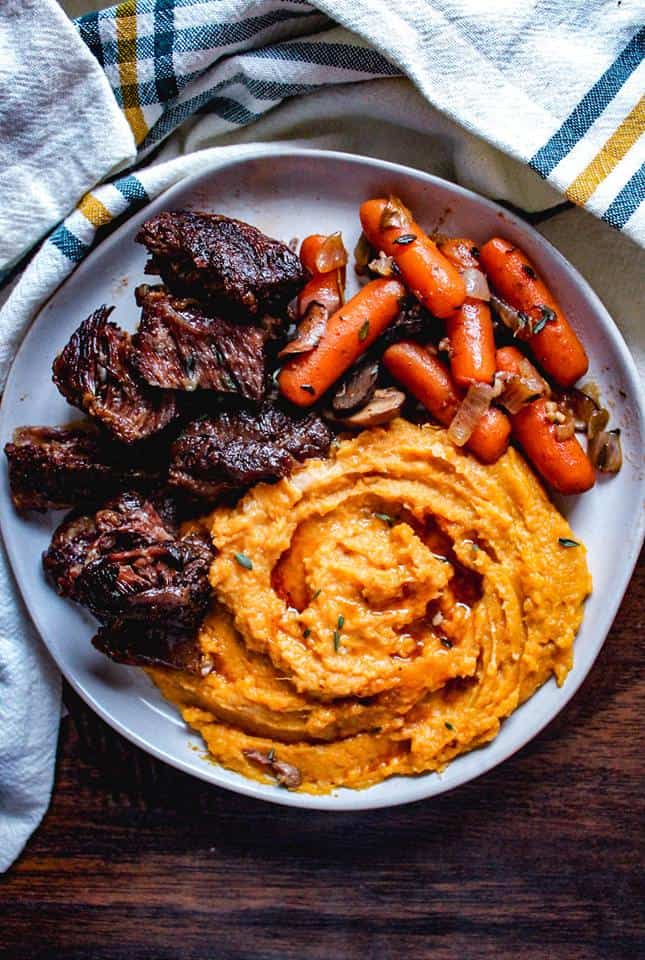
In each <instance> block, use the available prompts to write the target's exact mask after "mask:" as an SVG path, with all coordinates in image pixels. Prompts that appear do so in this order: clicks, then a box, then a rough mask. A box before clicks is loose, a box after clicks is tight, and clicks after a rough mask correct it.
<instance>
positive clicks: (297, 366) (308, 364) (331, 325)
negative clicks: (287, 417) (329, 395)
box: [278, 279, 405, 407]
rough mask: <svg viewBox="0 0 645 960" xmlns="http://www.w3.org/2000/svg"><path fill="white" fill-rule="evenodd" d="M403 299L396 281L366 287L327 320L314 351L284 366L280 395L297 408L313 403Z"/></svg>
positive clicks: (402, 290)
mask: <svg viewBox="0 0 645 960" xmlns="http://www.w3.org/2000/svg"><path fill="white" fill-rule="evenodd" d="M404 296H405V288H404V286H403V284H401V283H399V281H398V280H386V279H378V280H372V281H371V282H370V283H368V284H366V285H365V286H364V287H363V288H362V289H361V290H359V291H358V293H357V294H356V295H355V296H354V297H352V299H351V300H348V301H347V303H346V304H345V305H344V306H343V307H341V308H340V310H337V311H336V313H334V314H333V315H332V316H331V317H330V318H329V320H328V322H327V328H326V330H325V332H324V334H323V336H322V338H321V340H320V342H319V343H318V345H317V346H316V347H315V348H314V349H313V350H311V351H309V353H304V354H302V355H301V356H299V357H294V358H293V360H288V361H287V362H286V363H285V365H284V366H283V368H282V370H281V371H280V374H279V376H278V385H279V387H280V391H281V393H282V394H283V396H285V397H286V398H287V400H290V401H291V402H292V403H295V404H297V405H298V406H299V407H310V406H311V405H312V404H313V403H315V402H316V400H318V399H319V398H320V397H321V396H322V394H323V393H325V391H326V390H328V389H329V387H331V385H332V384H333V383H335V381H336V380H338V378H339V377H341V376H342V375H343V373H345V371H346V370H347V369H348V368H349V367H351V365H352V364H353V363H354V362H355V361H356V360H358V358H359V357H360V356H361V354H363V353H364V352H365V351H366V350H367V349H368V348H369V347H371V345H372V344H373V343H374V341H375V340H376V339H377V337H379V336H380V335H381V333H382V332H383V331H384V330H385V328H386V327H387V326H389V324H390V323H392V321H393V320H395V319H396V316H397V314H398V313H399V310H400V309H401V304H400V301H401V299H402V298H403V297H404Z"/></svg>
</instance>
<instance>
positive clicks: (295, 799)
mask: <svg viewBox="0 0 645 960" xmlns="http://www.w3.org/2000/svg"><path fill="white" fill-rule="evenodd" d="M267 155H271V156H273V157H276V158H277V157H289V158H292V159H294V158H312V159H317V160H322V161H325V160H338V161H343V162H347V163H350V164H355V165H357V166H368V167H371V168H373V169H375V170H380V171H388V172H391V173H393V174H397V175H399V176H403V177H411V178H413V179H415V180H417V181H419V180H421V181H422V182H425V184H426V185H430V186H431V185H433V184H434V185H439V186H440V187H441V188H442V189H445V188H448V189H449V191H451V192H453V194H454V195H456V196H457V198H459V197H464V198H467V199H468V200H470V201H472V200H474V201H476V202H477V203H478V204H483V205H484V206H485V207H488V209H489V210H490V211H491V212H492V213H495V214H496V215H501V217H502V218H503V220H504V221H506V222H507V223H510V224H512V225H513V226H514V227H515V228H517V229H518V230H520V231H521V232H523V233H527V234H528V235H530V236H535V237H537V238H538V243H539V244H541V245H544V246H546V247H547V248H548V250H549V253H550V255H551V256H552V257H553V258H554V259H555V260H556V261H558V262H559V265H560V266H561V267H563V268H564V271H565V273H566V274H569V276H570V277H572V282H573V283H575V285H577V286H578V287H579V288H581V289H582V292H583V293H584V295H585V297H586V298H588V299H589V300H590V301H591V302H592V303H593V305H594V307H595V310H596V313H597V314H598V315H599V317H600V318H601V327H602V328H604V329H603V332H605V333H606V334H607V335H608V337H609V338H610V339H611V340H612V342H613V344H614V346H615V348H616V349H617V351H618V353H619V354H620V358H621V362H622V363H623V367H624V370H625V373H626V375H627V377H628V380H629V383H628V389H629V391H630V398H631V399H632V402H633V407H634V411H635V412H636V413H637V414H638V416H639V418H640V421H641V424H643V423H645V392H644V390H643V386H642V384H641V381H640V376H639V374H638V370H637V368H636V364H635V361H634V358H633V356H632V354H631V352H630V350H629V348H628V347H627V344H626V342H625V339H624V337H623V335H622V332H621V330H620V328H619V327H618V325H617V324H616V323H615V322H614V320H613V319H612V317H611V315H610V313H609V311H608V310H607V308H606V307H605V306H604V304H603V303H602V301H601V300H600V297H599V296H598V294H597V293H596V292H595V290H594V289H593V288H592V287H591V285H590V284H589V282H588V281H587V280H586V279H585V278H584V277H583V276H582V275H581V274H580V272H579V271H578V270H577V268H576V267H575V266H574V265H573V264H572V263H570V261H569V260H567V258H566V257H565V256H564V255H563V254H562V253H561V252H560V251H559V250H558V249H557V247H555V246H554V245H553V244H552V243H551V241H550V240H548V238H546V237H544V236H543V235H542V234H540V233H539V232H538V231H537V230H536V229H535V228H534V227H533V226H532V225H531V224H528V223H526V222H525V221H524V220H522V218H521V217H519V216H518V215H517V214H515V213H513V212H511V211H509V210H507V209H506V208H505V207H503V206H501V205H500V204H498V203H496V202H495V201H494V200H490V199H489V198H488V197H484V196H482V195H481V194H478V193H476V192H475V191H473V190H469V189H468V188H466V187H462V186H461V185H460V184H456V183H453V182H452V181H450V180H445V179H444V178H442V177H438V176H436V175H434V174H431V173H427V172H426V171H424V170H419V169H417V168H415V167H410V166H407V165H404V164H399V163H394V162H391V161H388V160H381V159H380V158H377V157H367V156H364V155H361V154H356V153H347V152H344V151H338V150H323V149H318V148H311V147H298V146H290V145H281V144H258V145H241V146H240V152H239V153H238V154H237V155H235V156H230V155H229V156H225V157H222V158H221V159H220V158H213V162H212V163H207V164H206V165H205V166H204V167H203V168H201V169H200V170H198V171H195V172H194V173H191V174H189V175H188V176H186V177H184V178H183V179H181V180H179V181H178V182H177V183H174V184H172V185H171V186H170V187H168V188H167V189H166V190H164V191H162V192H161V193H160V194H158V195H157V196H156V197H154V198H153V200H152V201H151V202H150V203H149V204H146V205H145V206H144V207H143V208H141V210H136V211H133V215H135V216H136V215H137V214H139V213H141V212H143V211H145V210H146V209H149V208H150V207H151V206H152V205H153V204H156V203H158V202H159V201H160V200H162V199H166V200H168V201H172V197H173V195H175V194H179V193H183V192H184V191H185V190H186V188H189V189H190V188H191V187H193V186H196V185H198V184H199V181H200V180H201V179H202V178H207V177H209V176H210V175H211V174H212V173H213V171H214V170H223V169H226V168H231V167H236V166H243V165H244V164H245V163H248V162H249V161H255V160H257V159H260V158H262V157H265V156H267ZM131 219H132V218H131V217H128V218H127V219H126V220H124V222H123V223H121V224H120V225H119V226H118V227H117V228H116V229H115V230H113V231H112V233H110V234H109V235H108V236H107V237H105V239H104V240H102V241H101V242H99V243H98V244H97V246H96V247H94V248H93V249H92V250H91V251H90V253H89V254H88V256H87V257H86V258H85V259H84V260H83V261H82V262H81V263H80V264H79V265H78V266H77V267H76V268H75V269H73V270H72V272H71V273H70V274H69V275H68V276H67V277H66V278H65V279H64V280H63V281H62V282H61V283H60V284H59V285H58V286H57V287H56V289H55V290H54V291H52V293H51V294H50V296H49V297H48V298H47V300H46V301H45V302H44V303H43V304H42V305H41V307H40V309H39V310H38V312H37V313H36V314H35V316H34V317H33V319H32V321H31V322H30V324H29V328H28V329H27V331H26V333H25V336H24V337H23V339H22V341H21V343H20V345H19V347H18V349H17V350H16V353H15V355H14V357H13V359H12V361H11V366H10V369H9V373H8V375H7V379H6V383H5V388H4V391H3V399H2V402H1V403H0V435H2V436H3V435H4V434H5V432H6V430H5V421H6V419H7V416H8V414H7V411H8V406H7V404H6V403H5V399H4V398H5V397H6V396H7V395H8V394H9V393H10V392H11V390H10V388H11V386H12V381H13V377H14V371H15V368H16V360H17V358H18V356H19V355H20V353H21V352H22V351H23V349H25V344H27V343H28V341H29V339H30V337H31V336H32V335H33V330H34V327H35V325H36V323H37V321H38V320H39V318H40V316H41V314H42V313H43V312H44V311H45V310H46V309H47V307H48V305H49V303H50V301H51V300H52V298H53V297H54V296H55V295H56V294H57V293H58V292H59V291H60V290H61V289H62V288H63V287H64V286H66V285H67V283H68V282H70V281H71V280H72V278H73V277H78V276H79V275H81V276H82V275H83V274H84V273H85V272H87V271H88V270H90V269H92V266H93V262H94V259H95V258H96V257H97V256H98V253H99V252H102V253H104V252H105V251H106V249H109V248H111V247H113V246H116V245H117V244H118V243H119V241H120V236H121V234H124V233H126V232H127V230H128V227H129V226H130V221H131ZM641 432H642V431H641ZM640 454H641V457H642V455H643V450H641V451H640ZM5 473H6V471H5ZM5 487H6V485H5ZM6 489H8V487H6ZM638 490H639V492H640V495H641V500H643V499H644V498H645V475H644V474H643V473H642V472H641V475H640V480H639V482H638ZM7 501H8V502H7ZM10 511H13V506H12V504H11V502H10V499H9V498H8V497H6V496H5V497H2V499H1V500H0V532H1V534H2V538H3V542H4V545H5V549H6V551H7V556H8V559H9V564H10V567H11V573H12V576H13V577H14V581H15V583H16V584H17V587H18V590H19V593H20V596H21V598H22V600H23V602H24V604H25V607H26V609H27V612H28V614H29V616H30V618H31V620H32V622H33V623H34V625H35V627H36V630H37V632H38V634H39V639H40V642H42V643H43V644H44V646H45V648H46V649H47V651H48V653H49V655H50V656H51V658H52V660H53V661H54V662H55V664H56V667H57V669H58V670H60V672H61V673H62V674H63V676H64V677H65V679H66V680H67V682H68V683H69V684H70V686H71V687H72V689H73V690H75V692H76V693H77V694H78V695H79V696H80V697H81V699H82V700H83V701H84V702H85V703H86V704H87V705H88V706H89V707H90V708H91V709H92V710H93V711H94V712H95V713H97V714H98V715H99V716H100V717H101V719H102V720H104V721H105V722H106V723H107V724H108V725H109V726H110V727H111V728H112V729H114V730H115V731H116V732H117V733H119V734H120V735H121V736H124V737H125V738H126V739H127V740H129V741H130V742H132V743H134V744H135V745H136V746H137V747H139V748H140V749H142V750H144V751H145V752H146V753H149V754H151V755H152V756H154V757H156V758H157V759H158V760H162V761H164V762H165V763H168V764H169V765H170V766H172V767H174V768H175V769H178V770H181V771H182V772H183V773H187V774H189V775H191V776H193V777H197V778H198V779H200V780H202V781H204V782H206V783H208V784H211V785H212V786H216V787H219V788H221V789H224V790H228V791H230V792H232V793H239V794H242V795H244V796H249V797H253V798H254V799H258V800H263V801H265V802H269V803H277V804H279V805H281V806H289V807H295V808H300V809H303V810H306V809H309V810H312V809H314V810H324V811H327V812H330V813H335V812H348V811H349V812H360V811H362V810H372V809H380V808H387V807H394V806H401V805H404V804H408V803H414V802H418V801H420V800H424V799H425V800H430V799H431V798H432V797H436V796H439V795H441V794H442V793H445V792H447V791H449V790H454V789H457V788H458V787H460V786H463V785H464V784H465V783H470V782H472V781H474V780H476V779H478V778H479V777H481V776H483V775H484V774H486V773H489V772H490V771H491V770H493V769H494V768H495V767H497V766H499V765H500V764H501V763H503V762H504V761H506V760H508V759H509V757H511V756H513V755H514V754H515V753H517V752H518V751H519V750H521V749H522V748H523V747H525V746H526V745H527V744H528V743H529V742H530V741H531V740H533V739H534V738H535V737H537V736H538V734H539V733H541V731H542V730H543V729H544V728H545V727H546V726H547V725H548V724H549V723H551V722H552V721H553V720H554V719H555V717H557V716H558V714H560V713H561V712H562V710H563V709H564V708H565V707H566V706H567V704H568V703H569V702H570V700H571V699H572V697H573V696H574V695H575V694H576V693H577V691H578V690H579V688H580V686H581V685H582V684H583V683H584V681H585V680H586V678H587V677H588V675H589V673H590V671H591V669H592V668H593V665H594V663H595V661H596V659H597V657H598V655H599V653H600V651H601V650H602V648H603V646H604V644H605V641H606V639H607V636H608V634H609V631H610V629H611V626H612V624H613V621H614V619H615V617H616V614H617V612H618V609H619V607H620V604H621V603H622V600H623V597H624V595H625V592H626V590H627V588H628V586H629V583H630V581H631V578H632V574H633V571H634V567H635V565H636V562H637V560H638V556H639V553H640V549H641V547H642V544H643V540H644V539H645V512H644V511H641V513H640V516H639V521H638V523H637V524H636V525H635V528H634V529H633V531H632V536H631V537H630V544H629V546H630V549H629V553H628V560H627V563H626V565H624V566H623V567H622V579H623V582H622V585H621V587H620V590H619V591H618V592H615V593H614V594H613V596H612V598H611V599H610V601H609V603H608V604H607V605H606V606H605V608H604V611H603V617H602V626H601V631H600V633H599V640H598V642H597V643H596V645H595V649H594V650H593V655H592V656H591V659H590V660H589V663H588V665H587V668H586V670H585V671H584V672H583V674H582V675H581V676H580V677H578V678H575V680H570V679H567V685H566V687H562V688H560V689H561V690H562V694H561V696H562V699H561V700H560V702H559V703H558V705H557V707H556V709H554V710H547V711H546V715H545V716H544V717H543V718H541V719H540V720H539V721H538V722H537V724H536V725H532V726H531V728H530V730H529V731H528V732H527V733H521V734H520V735H519V736H517V740H516V741H512V742H511V744H510V745H509V746H508V747H507V748H506V749H504V750H502V751H501V753H500V755H499V756H495V757H493V758H491V760H490V762H489V763H484V764H483V765H482V768H481V770H479V771H477V772H476V773H474V774H473V773H470V772H465V773H464V774H463V775H461V776H460V775H457V777H456V779H453V780H451V781H450V782H447V783H446V782H443V781H442V777H441V774H437V773H436V772H427V773H424V774H418V775H414V776H398V777H393V778H390V780H389V782H391V783H393V782H395V781H396V780H401V781H408V782H409V784H410V785H411V784H414V783H415V782H416V787H415V788H409V789H408V791H405V792H404V794H405V795H403V796H400V797H399V796H394V797H388V796H383V797H382V796H379V795H376V796H370V788H367V789H363V790H352V789H351V788H343V789H342V795H339V794H336V793H335V792H332V793H330V794H323V795H318V794H307V793H295V792H294V793H292V792H289V791H285V790H280V789H279V788H277V787H273V786H272V785H269V784H263V783H260V782H256V781H253V780H249V779H248V778H246V777H243V776H242V775H239V783H237V782H236V783H231V782H223V781H222V780H220V778H219V777H220V774H219V771H220V770H221V771H224V772H226V771H225V768H223V767H220V766H219V765H218V764H216V762H213V763H212V770H211V769H209V768H208V767H207V766H206V765H205V764H204V765H203V766H196V765H192V764H191V763H190V762H189V761H188V759H186V760H182V759H181V758H180V757H176V756H172V755H170V754H168V753H166V752H165V751H164V749H163V747H159V746H157V745H156V744H155V743H153V742H151V741H150V740H148V739H147V738H146V737H145V736H144V735H143V734H140V733H138V732H136V731H134V730H132V729H130V727H129V725H128V723H127V722H125V721H123V720H121V719H119V718H118V717H115V716H114V715H113V714H112V713H110V711H109V710H107V709H106V708H104V707H103V706H102V705H101V704H100V702H98V701H97V700H96V699H95V697H94V696H93V695H92V693H91V692H90V690H88V689H87V688H86V687H85V686H84V684H83V682H82V680H80V679H79V678H78V677H77V676H76V674H74V673H69V672H68V671H67V670H66V669H65V668H63V667H62V666H61V665H60V664H59V662H58V660H57V659H56V657H55V655H54V653H53V651H52V650H51V649H50V647H49V645H48V643H47V641H46V640H45V632H46V631H45V629H44V620H43V618H44V616H45V611H41V610H40V609H38V608H34V609H32V606H33V605H32V604H30V603H29V602H28V600H27V597H26V596H25V591H24V589H23V584H22V583H21V582H20V581H19V579H18V577H17V576H16V574H15V572H14V571H15V562H14V557H15V554H16V552H17V545H16V543H15V542H14V538H12V537H11V536H7V533H8V530H7V523H8V520H9V513H10ZM149 682H151V681H149ZM551 682H552V681H551ZM187 735H189V736H190V735H192V731H190V729H189V728H187ZM496 739H497V738H496ZM494 743H495V740H493V741H491V743H489V744H487V745H485V746H484V747H483V748H481V749H484V750H485V749H486V747H491V746H492V744H494ZM229 772H230V771H229ZM429 781H431V783H432V786H431V787H430V788H429Z"/></svg>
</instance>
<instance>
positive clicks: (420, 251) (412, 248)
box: [360, 199, 466, 317]
mask: <svg viewBox="0 0 645 960" xmlns="http://www.w3.org/2000/svg"><path fill="white" fill-rule="evenodd" d="M388 202H389V201H387V200H384V199H380V200H367V201H366V202H365V203H363V204H362V205H361V209H360V217H361V224H362V226H363V233H364V234H365V236H366V237H367V239H368V241H369V243H370V244H371V245H372V246H373V247H375V249H376V250H383V251H384V253H386V254H387V256H388V257H393V258H394V261H395V263H396V265H397V267H398V268H399V272H400V274H401V276H402V278H403V281H404V282H405V284H406V286H407V287H408V288H409V289H410V291H411V293H413V294H414V296H415V297H416V298H417V300H419V301H420V302H421V303H422V304H423V306H424V307H426V308H427V309H428V310H429V311H430V313H432V314H434V316H435V317H447V316H449V315H450V314H451V313H452V312H453V311H454V310H457V309H458V308H459V307H460V306H461V305H462V303H463V302H464V299H465V297H466V290H465V287H464V281H463V280H462V279H461V276H460V275H459V271H458V270H456V269H455V268H454V267H453V265H452V264H451V263H450V262H449V261H448V260H447V259H446V258H445V257H444V255H443V254H442V253H440V252H439V250H438V249H437V246H436V244H435V243H433V241H432V240H431V239H430V237H429V236H428V235H427V234H426V233H424V231H423V230H422V229H421V227H420V226H419V225H418V224H417V223H415V222H414V220H413V219H412V218H411V217H410V218H409V220H407V222H405V225H404V226H402V227H395V226H390V227H387V226H386V227H382V226H381V223H382V218H383V213H384V211H385V208H386V207H387V205H388Z"/></svg>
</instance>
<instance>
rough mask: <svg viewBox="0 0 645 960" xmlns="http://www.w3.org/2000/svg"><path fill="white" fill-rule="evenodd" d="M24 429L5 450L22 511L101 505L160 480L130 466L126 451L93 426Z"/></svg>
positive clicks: (15, 497) (152, 473) (15, 499)
mask: <svg viewBox="0 0 645 960" xmlns="http://www.w3.org/2000/svg"><path fill="white" fill-rule="evenodd" d="M88 428H89V429H83V428H82V427H69V428H67V427H19V428H18V429H17V430H16V431H15V433H14V435H13V441H12V442H11V443H8V444H6V446H5V448H4V452H5V453H6V455H7V459H8V461H9V485H10V487H11V497H12V499H13V502H14V505H15V506H16V508H17V509H18V510H40V511H43V510H47V509H54V510H58V509H60V508H61V507H70V506H72V505H79V504H82V503H91V502H94V503H96V502H97V501H100V500H103V499H105V497H108V496H110V494H113V493H115V492H116V490H118V489H119V488H120V487H124V486H129V487H146V486H150V485H151V484H152V483H154V482H155V480H158V478H159V473H158V472H155V468H154V466H151V467H150V469H148V468H144V467H143V466H139V465H137V462H136V461H135V463H134V464H128V463H126V462H125V461H124V459H123V449H119V448H118V446H117V444H115V443H112V442H111V441H107V440H106V439H105V438H104V437H102V436H101V434H100V433H99V432H98V431H97V430H96V429H95V428H93V427H90V425H89V424H88Z"/></svg>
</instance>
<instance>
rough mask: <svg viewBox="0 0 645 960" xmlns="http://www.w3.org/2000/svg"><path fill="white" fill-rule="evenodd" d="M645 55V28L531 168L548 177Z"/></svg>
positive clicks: (547, 145) (585, 97) (588, 92)
mask: <svg viewBox="0 0 645 960" xmlns="http://www.w3.org/2000/svg"><path fill="white" fill-rule="evenodd" d="M644 53H645V27H642V28H641V29H640V30H639V31H638V33H637V34H635V35H634V36H633V37H632V39H631V40H630V41H629V43H628V44H627V46H626V47H625V48H624V50H623V51H622V52H621V53H620V54H619V55H618V57H616V59H615V60H614V62H613V63H612V65H611V66H610V67H609V69H608V70H606V71H605V73H603V75H602V77H600V79H599V80H598V81H597V82H596V83H595V84H594V85H593V87H591V89H590V90H589V91H587V93H586V94H585V95H584V97H583V98H582V100H581V101H580V102H579V103H578V105H577V106H576V107H575V109H574V110H572V112H571V113H570V114H569V116H568V117H567V119H566V120H565V121H564V123H563V124H562V126H561V127H560V129H559V130H557V131H556V132H555V133H554V134H553V136H552V137H551V139H550V140H549V141H548V143H545V144H544V146H543V147H540V149H539V150H538V151H537V153H536V154H534V155H533V156H532V157H531V159H530V160H529V166H531V167H533V169H534V170H535V171H536V172H537V173H539V174H540V176H541V177H548V175H549V174H550V173H551V172H552V171H553V170H554V169H555V167H557V165H558V164H559V163H560V161H561V160H562V159H563V158H564V157H566V155H567V154H568V153H570V152H571V150H572V149H573V148H574V147H575V145H576V143H578V141H579V140H581V139H582V138H583V137H584V135H585V134H586V133H587V131H588V130H589V128H590V127H591V125H592V124H593V123H594V121H596V120H597V119H598V117H599V116H600V114H601V113H602V112H603V110H604V109H605V108H606V107H607V105H608V104H609V103H611V101H612V100H613V99H614V97H615V96H616V94H617V93H618V91H619V90H620V88H621V87H622V86H623V84H624V83H625V81H626V80H627V79H628V77H629V76H631V74H632V73H633V72H634V70H636V68H637V67H638V65H639V64H640V62H641V60H642V59H643V55H644Z"/></svg>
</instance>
